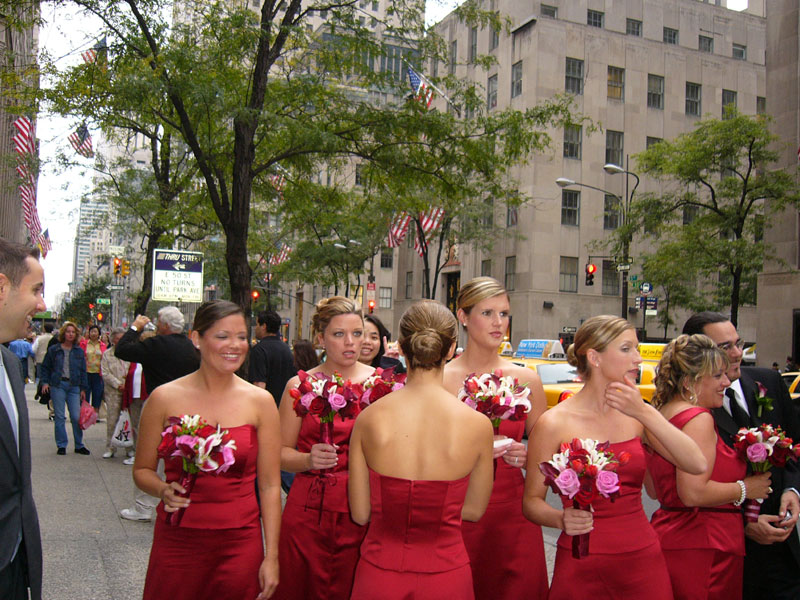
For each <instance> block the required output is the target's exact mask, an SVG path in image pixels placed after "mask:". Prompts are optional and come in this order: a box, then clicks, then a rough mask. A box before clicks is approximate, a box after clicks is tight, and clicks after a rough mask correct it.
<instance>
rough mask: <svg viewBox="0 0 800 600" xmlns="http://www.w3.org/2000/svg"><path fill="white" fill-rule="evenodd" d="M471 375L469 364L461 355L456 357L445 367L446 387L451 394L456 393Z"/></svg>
mask: <svg viewBox="0 0 800 600" xmlns="http://www.w3.org/2000/svg"><path fill="white" fill-rule="evenodd" d="M468 375H469V372H468V371H467V366H466V364H465V363H464V360H463V359H462V358H461V357H458V358H455V359H453V360H451V361H450V362H449V363H447V364H446V365H445V367H444V387H445V389H446V390H447V391H448V392H450V393H451V394H456V393H458V391H459V390H460V389H461V386H462V385H463V384H464V380H465V379H466V378H467V376H468Z"/></svg>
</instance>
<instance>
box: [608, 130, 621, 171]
mask: <svg viewBox="0 0 800 600" xmlns="http://www.w3.org/2000/svg"><path fill="white" fill-rule="evenodd" d="M624 141H625V134H624V133H622V132H621V131H611V130H610V129H607V130H606V164H608V163H611V164H612V165H621V164H622V148H623V145H624Z"/></svg>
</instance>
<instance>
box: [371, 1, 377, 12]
mask: <svg viewBox="0 0 800 600" xmlns="http://www.w3.org/2000/svg"><path fill="white" fill-rule="evenodd" d="M372 10H374V11H375V12H378V2H377V0H375V1H374V2H373V3H372Z"/></svg>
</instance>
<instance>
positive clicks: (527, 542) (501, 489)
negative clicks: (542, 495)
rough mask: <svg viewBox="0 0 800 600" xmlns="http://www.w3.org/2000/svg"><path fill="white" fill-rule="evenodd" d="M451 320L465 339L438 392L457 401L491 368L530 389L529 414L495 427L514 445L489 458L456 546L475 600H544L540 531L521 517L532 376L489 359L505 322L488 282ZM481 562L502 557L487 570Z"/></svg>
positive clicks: (535, 402)
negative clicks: (479, 496)
mask: <svg viewBox="0 0 800 600" xmlns="http://www.w3.org/2000/svg"><path fill="white" fill-rule="evenodd" d="M456 302H457V306H458V313H457V316H458V320H459V322H460V323H461V325H462V326H463V327H464V329H465V330H466V332H467V344H466V347H465V349H464V353H463V354H461V356H459V357H458V358H456V359H455V360H452V361H450V362H449V363H448V364H447V366H446V367H445V369H444V385H445V389H447V391H449V392H450V393H452V394H456V395H458V392H459V391H461V387H462V385H463V384H464V380H465V379H466V378H467V377H468V376H469V375H470V374H472V373H475V374H478V375H481V374H483V373H492V372H494V371H495V370H496V369H500V370H502V371H503V375H512V376H514V377H516V378H517V380H518V381H519V382H520V383H527V384H528V387H529V388H530V390H531V394H530V396H529V398H530V400H531V405H532V406H531V411H530V413H528V417H527V419H526V420H524V421H502V422H501V424H500V435H499V436H497V437H498V439H499V438H511V439H512V440H514V441H513V442H512V443H511V445H510V446H506V447H505V448H500V449H498V450H496V451H495V453H494V457H495V458H496V459H497V461H496V462H497V470H496V472H495V475H494V485H493V487H492V497H491V500H489V507H488V508H487V509H486V514H484V515H483V517H481V520H480V521H478V522H476V523H464V525H463V532H464V543H465V544H466V546H467V552H469V557H470V563H471V564H472V580H473V585H474V588H475V597H476V598H477V599H478V600H494V599H496V598H531V599H541V600H544V599H546V598H547V589H548V585H547V563H546V561H545V556H544V542H543V540H542V528H541V527H539V525H536V524H535V523H531V522H530V521H528V520H527V519H526V518H525V517H524V516H523V514H522V492H523V488H524V485H525V479H524V477H523V475H522V469H523V468H525V462H526V457H527V448H526V446H525V444H523V443H522V436H523V434H528V433H530V432H531V430H532V429H533V425H534V423H536V420H537V419H538V418H539V416H540V415H541V414H542V413H543V412H544V411H545V409H546V408H547V402H546V400H545V396H544V389H543V388H542V382H541V380H540V379H539V376H538V375H537V374H536V373H535V372H534V371H533V370H532V369H527V368H525V367H519V366H517V365H515V364H514V363H512V362H510V361H508V360H506V359H504V358H502V357H501V356H499V355H498V354H497V350H498V349H499V348H500V343H501V342H502V341H503V338H504V336H505V335H506V332H507V331H508V324H509V319H510V306H509V300H508V292H507V291H506V290H505V288H503V286H502V285H500V282H498V281H497V280H496V279H492V278H491V277H476V278H474V279H471V280H470V281H468V282H467V283H466V284H464V285H463V286H462V288H461V290H460V291H459V294H458V299H457V301H456ZM487 557H502V558H501V559H498V560H492V561H491V565H489V564H487Z"/></svg>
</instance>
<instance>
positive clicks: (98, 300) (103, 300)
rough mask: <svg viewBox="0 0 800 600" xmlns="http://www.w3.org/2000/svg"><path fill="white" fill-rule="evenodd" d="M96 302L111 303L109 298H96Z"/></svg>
mask: <svg viewBox="0 0 800 600" xmlns="http://www.w3.org/2000/svg"><path fill="white" fill-rule="evenodd" d="M97 304H111V298H97Z"/></svg>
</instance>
